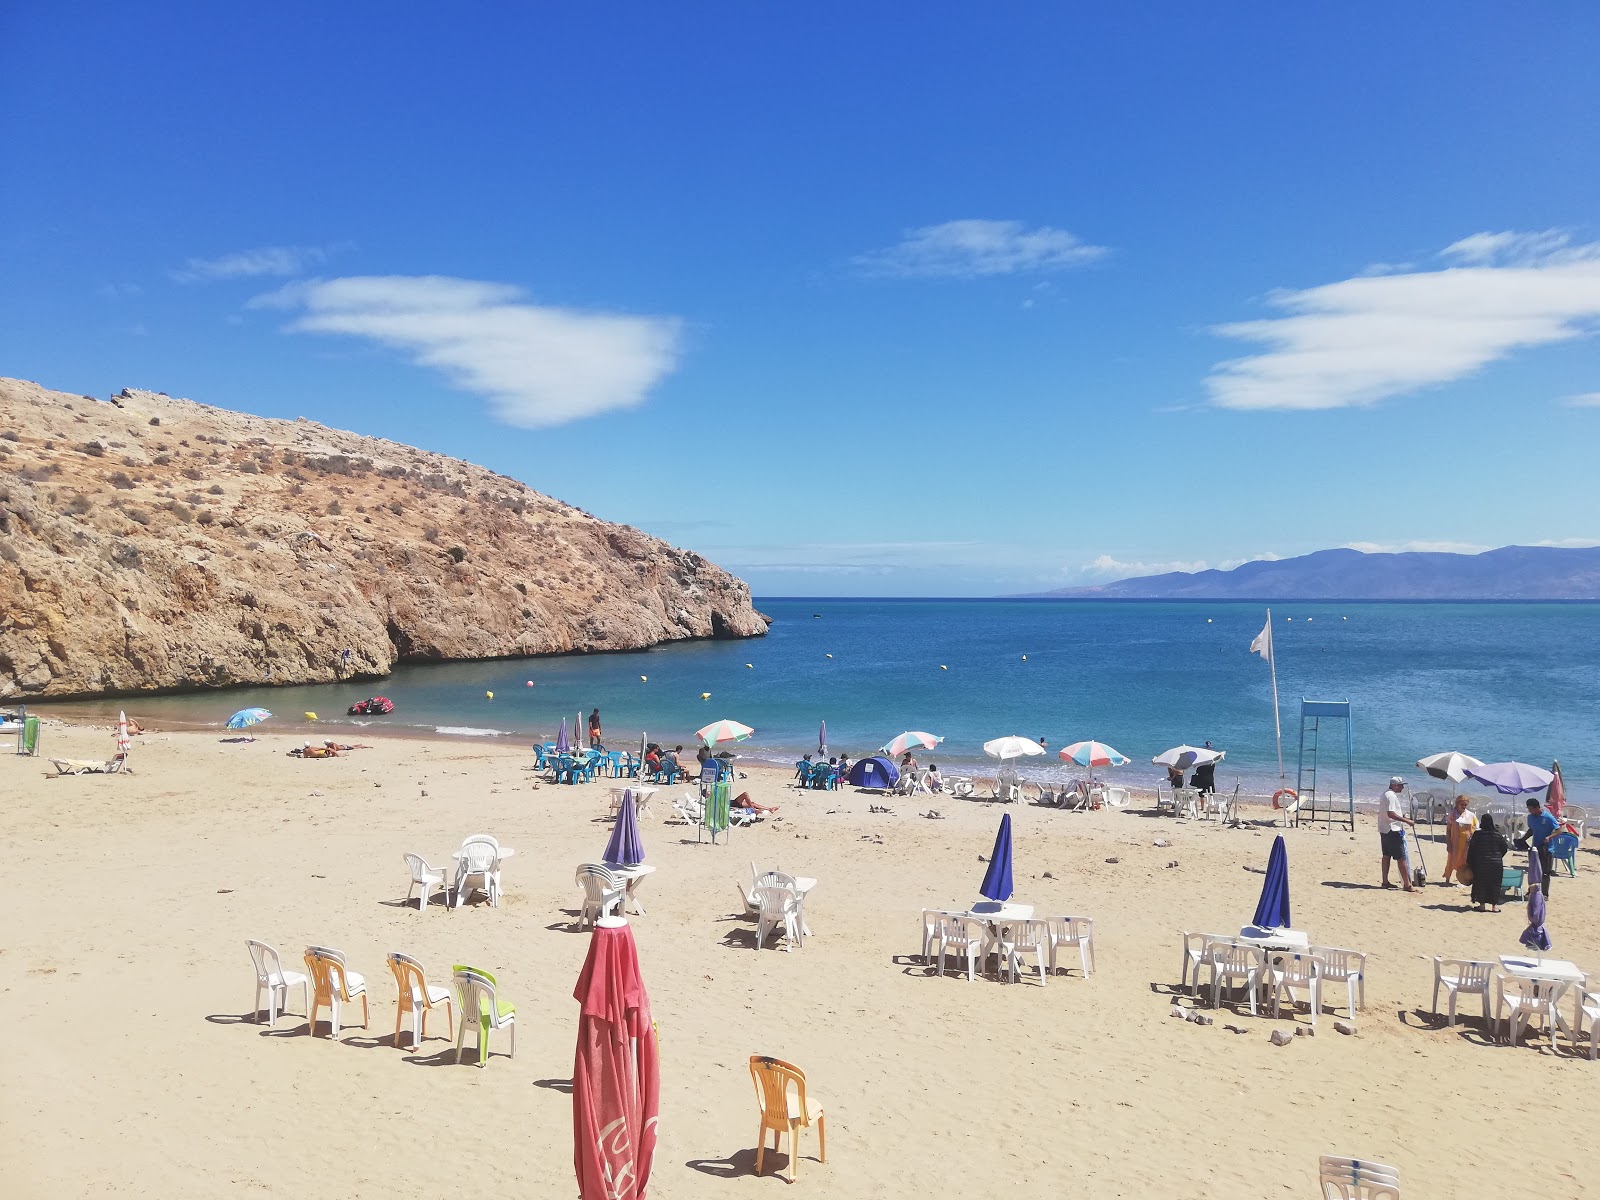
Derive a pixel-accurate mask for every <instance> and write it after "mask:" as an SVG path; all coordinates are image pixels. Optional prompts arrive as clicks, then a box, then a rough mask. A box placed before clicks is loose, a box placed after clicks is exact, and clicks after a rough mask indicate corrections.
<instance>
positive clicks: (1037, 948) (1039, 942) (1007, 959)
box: [1000, 921, 1054, 987]
mask: <svg viewBox="0 0 1600 1200" xmlns="http://www.w3.org/2000/svg"><path fill="white" fill-rule="evenodd" d="M1053 950H1054V947H1053V945H1052V944H1051V940H1050V922H1049V921H1007V922H1006V923H1005V924H1004V925H1002V926H1001V929H1000V977H1001V978H1002V979H1004V978H1006V977H1007V976H1008V975H1009V976H1010V978H1011V981H1012V982H1013V983H1015V982H1016V981H1017V980H1018V979H1020V978H1021V976H1022V960H1023V957H1024V956H1026V955H1029V954H1031V955H1033V956H1034V959H1035V961H1036V962H1037V963H1038V964H1039V985H1040V986H1041V987H1043V986H1044V984H1045V980H1046V978H1047V973H1046V971H1045V967H1044V964H1045V955H1046V954H1047V953H1049V952H1051V951H1053Z"/></svg>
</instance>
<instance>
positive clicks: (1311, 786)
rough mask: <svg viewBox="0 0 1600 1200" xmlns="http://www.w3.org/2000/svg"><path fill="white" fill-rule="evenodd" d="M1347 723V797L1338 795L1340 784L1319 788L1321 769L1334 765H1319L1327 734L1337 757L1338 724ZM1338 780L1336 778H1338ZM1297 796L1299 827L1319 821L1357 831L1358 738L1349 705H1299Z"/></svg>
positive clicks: (1312, 702)
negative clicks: (1323, 740)
mask: <svg viewBox="0 0 1600 1200" xmlns="http://www.w3.org/2000/svg"><path fill="white" fill-rule="evenodd" d="M1341 721H1342V722H1344V738H1343V741H1344V780H1345V794H1344V797H1343V798H1342V799H1341V798H1340V797H1339V795H1338V784H1337V783H1335V784H1334V785H1333V787H1331V788H1328V789H1323V788H1321V787H1319V786H1318V782H1317V780H1318V776H1317V771H1318V768H1319V767H1321V766H1325V765H1331V766H1333V767H1334V769H1335V770H1336V771H1337V769H1338V767H1337V759H1335V761H1334V762H1333V763H1330V764H1323V763H1321V762H1320V761H1319V754H1320V752H1321V744H1322V738H1323V735H1324V734H1327V735H1329V736H1330V737H1331V739H1332V740H1331V741H1330V744H1329V747H1328V749H1329V750H1330V751H1331V752H1333V753H1334V754H1335V755H1337V753H1338V750H1337V746H1338V743H1339V740H1340V739H1339V736H1338V730H1339V724H1338V723H1339V722H1341ZM1335 778H1337V776H1335ZM1294 790H1295V793H1296V795H1298V796H1299V798H1300V800H1299V803H1298V804H1297V805H1296V806H1295V812H1294V823H1295V824H1296V825H1315V824H1317V823H1318V822H1319V821H1320V822H1323V823H1325V824H1326V825H1327V827H1328V828H1330V829H1331V828H1333V827H1334V826H1335V825H1340V826H1342V827H1344V828H1346V829H1349V830H1350V831H1351V832H1352V833H1353V832H1355V827H1356V775H1355V738H1354V735H1353V733H1352V731H1351V722H1350V701H1348V700H1306V699H1304V698H1302V699H1301V701H1300V765H1299V768H1298V772H1297V778H1296V780H1295V789H1294Z"/></svg>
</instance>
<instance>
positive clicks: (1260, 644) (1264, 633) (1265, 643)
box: [1250, 617, 1272, 662]
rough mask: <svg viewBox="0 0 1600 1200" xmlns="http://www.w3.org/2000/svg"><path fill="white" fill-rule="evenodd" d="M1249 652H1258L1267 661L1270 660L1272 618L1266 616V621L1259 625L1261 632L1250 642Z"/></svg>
mask: <svg viewBox="0 0 1600 1200" xmlns="http://www.w3.org/2000/svg"><path fill="white" fill-rule="evenodd" d="M1250 653H1251V654H1259V655H1261V657H1262V658H1264V659H1266V660H1267V661H1268V662H1271V661H1272V618H1271V617H1268V618H1267V623H1266V624H1265V625H1263V626H1262V627H1261V632H1260V633H1258V634H1256V638H1255V641H1253V642H1251V643H1250Z"/></svg>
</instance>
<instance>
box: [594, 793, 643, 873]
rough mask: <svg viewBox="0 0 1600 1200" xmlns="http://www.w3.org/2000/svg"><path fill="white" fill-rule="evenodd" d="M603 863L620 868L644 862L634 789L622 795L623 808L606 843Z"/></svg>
mask: <svg viewBox="0 0 1600 1200" xmlns="http://www.w3.org/2000/svg"><path fill="white" fill-rule="evenodd" d="M601 861H603V862H607V863H610V864H612V865H613V866H618V867H636V866H638V865H639V864H640V863H642V862H643V861H644V843H643V842H641V841H640V840H639V817H638V814H637V813H635V812H634V811H633V789H632V788H629V789H627V790H626V791H624V792H623V793H622V808H621V809H620V810H619V811H618V812H617V823H616V825H615V826H614V827H613V828H612V830H611V840H610V841H609V842H607V843H606V852H605V854H604V855H603V856H602V860H601Z"/></svg>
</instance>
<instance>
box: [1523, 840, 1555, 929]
mask: <svg viewBox="0 0 1600 1200" xmlns="http://www.w3.org/2000/svg"><path fill="white" fill-rule="evenodd" d="M1543 882H1544V870H1543V868H1542V867H1541V865H1540V863H1539V852H1538V851H1537V850H1534V849H1532V848H1530V849H1529V850H1528V927H1527V928H1526V929H1524V930H1523V931H1522V937H1521V938H1519V939H1518V940H1519V941H1520V942H1521V943H1522V944H1523V945H1524V946H1526V947H1527V948H1528V949H1529V950H1537V951H1539V952H1540V953H1541V954H1542V953H1544V952H1545V951H1546V950H1548V949H1550V935H1549V934H1548V933H1546V932H1545V928H1544V888H1543V887H1542V886H1540V885H1541V884H1542V883H1543Z"/></svg>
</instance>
